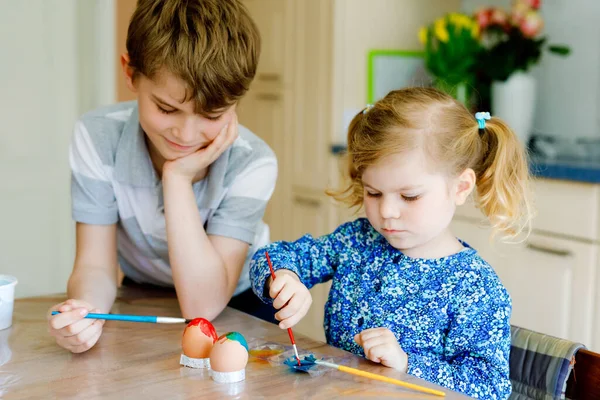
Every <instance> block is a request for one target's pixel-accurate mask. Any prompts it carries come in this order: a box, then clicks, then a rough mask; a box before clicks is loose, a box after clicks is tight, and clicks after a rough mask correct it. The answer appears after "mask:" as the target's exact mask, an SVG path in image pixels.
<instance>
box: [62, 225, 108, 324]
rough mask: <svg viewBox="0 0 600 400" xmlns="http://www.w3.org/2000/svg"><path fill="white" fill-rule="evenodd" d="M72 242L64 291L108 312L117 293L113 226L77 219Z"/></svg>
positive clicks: (71, 296) (73, 297)
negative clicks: (73, 250) (72, 257)
mask: <svg viewBox="0 0 600 400" xmlns="http://www.w3.org/2000/svg"><path fill="white" fill-rule="evenodd" d="M76 243H77V249H76V254H75V264H74V267H73V272H72V273H71V277H70V278H69V282H68V285H67V295H68V297H69V298H71V299H79V300H84V301H86V302H88V303H90V304H91V305H93V306H94V307H96V308H98V309H99V310H100V311H101V312H103V313H108V312H109V311H110V308H111V307H112V305H113V303H114V301H115V298H116V295H117V270H118V268H119V265H118V261H117V226H116V224H112V225H87V224H82V223H77V227H76Z"/></svg>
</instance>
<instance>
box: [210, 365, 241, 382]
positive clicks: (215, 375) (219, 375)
mask: <svg viewBox="0 0 600 400" xmlns="http://www.w3.org/2000/svg"><path fill="white" fill-rule="evenodd" d="M210 377H211V378H212V379H213V381H215V382H219V383H234V382H241V381H243V380H245V379H246V368H244V369H242V370H239V371H234V372H218V371H215V370H213V369H211V370H210Z"/></svg>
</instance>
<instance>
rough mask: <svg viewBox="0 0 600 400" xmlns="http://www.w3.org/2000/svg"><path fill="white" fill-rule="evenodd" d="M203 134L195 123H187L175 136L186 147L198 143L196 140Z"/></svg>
mask: <svg viewBox="0 0 600 400" xmlns="http://www.w3.org/2000/svg"><path fill="white" fill-rule="evenodd" d="M200 132H202V130H201V127H199V126H198V124H195V123H194V122H193V121H189V120H188V121H186V122H185V123H184V124H183V125H182V126H180V127H179V128H178V129H175V130H174V136H175V137H176V138H177V139H179V141H180V142H181V143H180V144H182V145H186V144H191V143H194V142H196V141H197V140H196V138H197V137H198V136H199V135H200Z"/></svg>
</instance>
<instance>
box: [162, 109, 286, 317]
mask: <svg viewBox="0 0 600 400" xmlns="http://www.w3.org/2000/svg"><path fill="white" fill-rule="evenodd" d="M234 122H235V121H234ZM232 126H233V125H230V127H229V128H228V129H232V128H231V127H232ZM227 133H228V134H229V133H230V132H229V131H227ZM211 146H212V145H211ZM263 146H264V144H263ZM238 152H244V153H245V152H247V149H246V147H245V146H244V144H243V142H242V143H240V144H237V145H233V146H232V147H231V152H230V154H229V161H230V162H232V160H235V159H236V157H237V156H238V155H239V153H238ZM188 157H189V156H188ZM233 163H234V164H235V161H233ZM227 173H228V175H226V177H225V178H226V179H228V178H231V179H232V182H231V185H230V186H229V187H228V189H227V193H226V196H225V198H224V199H223V200H222V201H221V202H220V204H219V206H218V208H217V210H216V211H215V213H214V215H212V216H211V218H210V219H209V220H208V221H207V224H206V229H205V227H204V226H203V224H202V219H201V216H200V213H199V212H198V205H197V202H196V198H195V194H194V191H193V188H192V185H191V182H190V180H189V179H186V178H185V176H182V175H180V174H172V173H171V174H164V175H163V191H164V201H165V219H166V225H167V239H168V244H169V260H170V263H171V269H172V271H173V281H174V283H175V289H176V290H177V298H178V300H179V305H180V307H181V311H182V313H183V315H184V316H185V317H186V318H190V317H198V316H202V317H204V318H208V319H213V318H215V317H216V316H217V315H218V314H219V313H220V312H221V311H222V310H223V309H224V308H225V307H226V306H227V303H228V302H229V300H230V299H231V297H232V295H233V293H234V291H235V289H236V287H237V284H238V280H239V277H240V274H241V272H242V269H243V267H244V263H245V261H246V257H247V253H248V247H249V244H250V243H252V242H253V241H254V239H255V236H256V229H257V227H258V226H259V223H260V221H261V220H262V217H263V214H264V211H265V207H266V204H267V201H268V200H269V198H270V197H271V194H272V193H273V190H274V188H275V181H276V179H277V160H276V159H275V156H274V154H273V153H272V151H271V150H270V149H269V148H268V147H266V146H264V147H263V148H262V149H261V148H259V146H257V148H256V149H254V150H253V153H252V154H251V155H247V154H246V158H245V159H244V160H243V162H240V163H238V164H235V165H232V167H231V169H230V170H229V171H228V172H227Z"/></svg>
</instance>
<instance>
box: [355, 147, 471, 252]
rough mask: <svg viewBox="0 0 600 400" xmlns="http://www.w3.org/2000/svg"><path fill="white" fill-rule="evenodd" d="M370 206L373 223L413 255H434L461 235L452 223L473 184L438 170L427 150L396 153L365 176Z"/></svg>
mask: <svg viewBox="0 0 600 400" xmlns="http://www.w3.org/2000/svg"><path fill="white" fill-rule="evenodd" d="M362 182H363V187H364V189H363V190H364V192H363V194H364V206H365V213H366V215H367V218H368V220H369V222H370V223H371V225H372V226H373V228H375V230H377V232H379V233H380V234H381V235H383V236H384V237H385V238H386V239H387V241H388V242H389V243H390V244H391V245H392V246H394V247H395V248H397V249H398V250H401V251H403V252H404V253H405V254H407V255H408V256H410V257H423V258H430V257H429V256H428V254H435V253H436V249H439V247H440V246H443V245H444V243H448V240H455V239H453V236H452V234H451V232H450V231H449V225H450V222H451V220H452V217H453V215H454V211H455V209H456V206H457V205H460V204H462V203H464V201H465V199H466V197H467V196H468V194H469V193H470V191H471V187H470V186H468V185H467V186H465V184H464V183H463V182H462V181H461V180H460V179H458V180H457V181H456V182H454V181H452V182H450V181H449V179H448V178H447V177H446V176H444V175H443V174H441V173H432V172H431V171H429V170H428V168H427V160H426V159H425V155H424V154H423V152H422V151H421V150H412V151H408V152H406V153H401V154H394V155H390V156H387V157H385V158H383V159H381V160H380V161H379V162H378V163H376V164H374V165H371V166H369V167H367V168H366V169H365V171H364V173H363V175H362Z"/></svg>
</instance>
